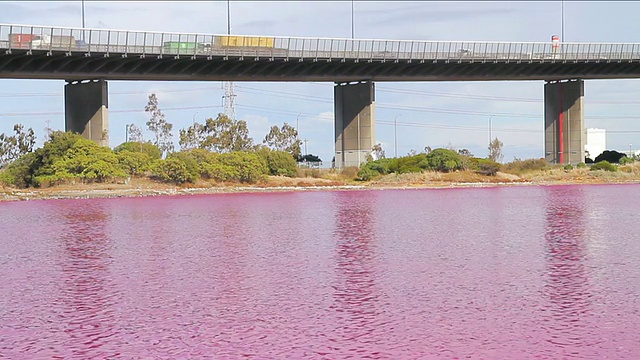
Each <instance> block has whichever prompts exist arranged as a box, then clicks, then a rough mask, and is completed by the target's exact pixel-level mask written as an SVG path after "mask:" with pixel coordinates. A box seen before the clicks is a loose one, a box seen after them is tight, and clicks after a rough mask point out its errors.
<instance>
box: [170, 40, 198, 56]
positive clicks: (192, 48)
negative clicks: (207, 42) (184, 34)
mask: <svg viewBox="0 0 640 360" xmlns="http://www.w3.org/2000/svg"><path fill="white" fill-rule="evenodd" d="M203 49H204V44H199V43H195V42H177V41H168V42H165V43H164V52H165V53H170V54H193V53H194V52H200V51H202V50H203Z"/></svg>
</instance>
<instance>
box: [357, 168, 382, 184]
mask: <svg viewBox="0 0 640 360" xmlns="http://www.w3.org/2000/svg"><path fill="white" fill-rule="evenodd" d="M378 175H380V173H379V172H377V171H375V170H373V169H370V168H363V169H360V171H358V176H357V177H356V180H358V181H369V180H371V179H373V178H375V177H376V176H378Z"/></svg>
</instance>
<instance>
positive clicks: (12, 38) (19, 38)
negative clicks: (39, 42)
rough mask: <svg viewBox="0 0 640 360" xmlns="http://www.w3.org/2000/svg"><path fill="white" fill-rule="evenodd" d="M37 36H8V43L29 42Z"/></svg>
mask: <svg viewBox="0 0 640 360" xmlns="http://www.w3.org/2000/svg"><path fill="white" fill-rule="evenodd" d="M36 36H37V35H33V34H9V41H10V42H16V43H23V42H26V43H28V42H31V40H33V39H34V38H36Z"/></svg>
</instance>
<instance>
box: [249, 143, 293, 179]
mask: <svg viewBox="0 0 640 360" xmlns="http://www.w3.org/2000/svg"><path fill="white" fill-rule="evenodd" d="M258 154H259V155H260V156H261V157H262V158H263V159H264V161H266V163H267V167H268V168H269V174H271V175H282V176H289V177H294V176H296V174H297V168H298V166H297V164H296V160H295V159H294V158H293V156H292V155H291V154H289V153H288V152H285V151H278V150H269V149H268V148H263V149H260V150H259V151H258Z"/></svg>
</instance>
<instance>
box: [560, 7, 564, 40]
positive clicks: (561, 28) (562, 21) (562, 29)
mask: <svg viewBox="0 0 640 360" xmlns="http://www.w3.org/2000/svg"><path fill="white" fill-rule="evenodd" d="M561 3H562V5H561V6H562V9H561V11H560V12H561V16H562V19H560V37H561V40H560V41H564V0H562V1H561Z"/></svg>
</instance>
